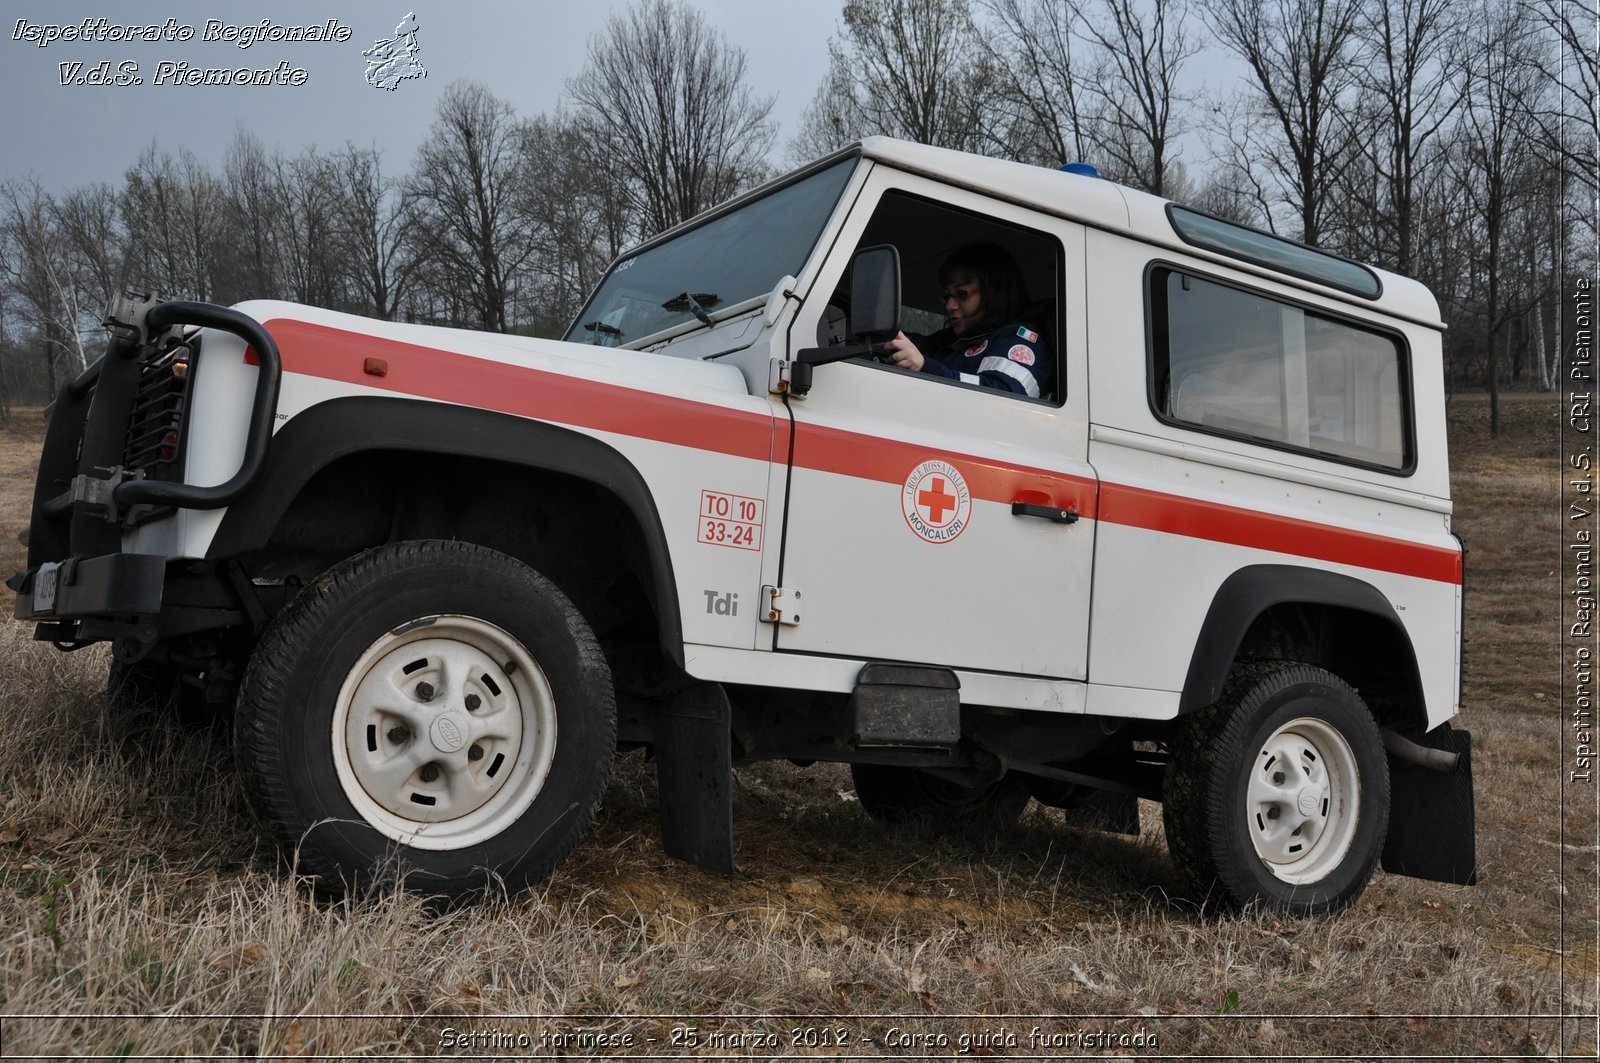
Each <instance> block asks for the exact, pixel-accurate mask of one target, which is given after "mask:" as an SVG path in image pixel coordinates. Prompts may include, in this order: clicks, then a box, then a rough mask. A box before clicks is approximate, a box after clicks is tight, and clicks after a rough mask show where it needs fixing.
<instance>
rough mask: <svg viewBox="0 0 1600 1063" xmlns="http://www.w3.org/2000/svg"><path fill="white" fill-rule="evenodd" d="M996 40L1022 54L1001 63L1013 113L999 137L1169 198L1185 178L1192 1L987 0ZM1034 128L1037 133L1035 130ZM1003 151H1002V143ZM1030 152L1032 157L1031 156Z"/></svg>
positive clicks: (1049, 160) (1192, 45)
mask: <svg viewBox="0 0 1600 1063" xmlns="http://www.w3.org/2000/svg"><path fill="white" fill-rule="evenodd" d="M987 7H988V9H989V11H990V12H991V14H993V16H994V18H995V20H996V22H997V23H998V24H999V35H998V40H997V44H998V45H999V46H1000V48H1001V49H1003V50H1004V51H1006V52H1007V53H1008V54H1010V55H1013V56H1015V57H1016V61H1015V62H1014V63H1012V64H1011V65H1010V66H1009V67H1007V68H1006V69H1005V70H1003V71H1002V74H1001V80H1002V84H1003V85H1004V86H1005V91H1004V96H1005V98H1006V99H1007V101H1008V102H1009V104H1010V109H1011V111H1012V114H1013V115H1014V116H1015V117H1014V119H1013V120H1012V121H1011V122H1009V123H1008V128H1007V129H1006V130H1005V132H1004V133H1002V134H1000V136H999V137H998V138H997V139H999V140H1000V141H1001V142H1002V144H1004V145H1012V144H1026V143H1028V142H1029V140H1030V139H1031V140H1032V141H1033V142H1034V143H1037V144H1039V145H1040V146H1042V147H1043V148H1044V149H1045V150H1043V151H1042V152H1039V151H1036V152H1034V154H1035V155H1042V156H1043V157H1042V158H1037V159H1035V160H1034V161H1039V162H1047V163H1053V164H1059V163H1062V162H1069V161H1073V160H1079V159H1093V160H1095V161H1096V162H1098V163H1099V165H1100V168H1101V169H1102V170H1103V171H1104V172H1105V173H1106V176H1108V177H1114V178H1116V179H1117V180H1120V181H1123V182H1125V183H1127V184H1131V185H1134V186H1135V187H1138V188H1143V189H1145V190H1147V191H1150V192H1153V193H1155V194H1156V195H1159V196H1171V195H1173V194H1174V192H1175V191H1176V190H1177V189H1176V186H1175V179H1176V182H1177V183H1178V184H1183V183H1185V182H1184V180H1183V175H1182V173H1181V171H1180V170H1178V169H1175V163H1176V159H1177V155H1178V151H1179V149H1178V135H1177V131H1176V128H1175V125H1176V122H1177V120H1178V116H1179V115H1180V113H1181V110H1182V108H1183V106H1184V105H1185V104H1187V103H1188V102H1189V98H1188V97H1187V96H1185V95H1184V94H1183V93H1181V92H1180V91H1179V90H1178V80H1179V76H1180V74H1181V71H1182V69H1183V65H1184V63H1185V62H1186V61H1187V60H1188V59H1189V58H1190V57H1191V56H1193V55H1194V53H1195V51H1196V50H1197V49H1196V45H1195V43H1194V42H1193V41H1192V40H1191V39H1190V37H1189V34H1188V30H1187V25H1186V23H1187V20H1188V15H1189V8H1188V4H1187V0H1173V2H1168V0H1157V2H1156V3H1154V4H1144V3H1140V2H1139V0H1101V2H1100V4H1099V8H1100V10H1099V11H1093V10H1091V9H1090V8H1089V6H1088V5H1087V4H1086V3H1084V2H1082V0H988V2H987ZM1030 134H1031V136H1030ZM1002 150H1004V149H1002ZM1024 157H1025V156H1024Z"/></svg>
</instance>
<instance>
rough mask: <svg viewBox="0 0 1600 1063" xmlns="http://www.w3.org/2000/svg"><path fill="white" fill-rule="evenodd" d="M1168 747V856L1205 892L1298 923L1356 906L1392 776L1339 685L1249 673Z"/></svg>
mask: <svg viewBox="0 0 1600 1063" xmlns="http://www.w3.org/2000/svg"><path fill="white" fill-rule="evenodd" d="M1171 744H1172V759H1171V760H1170V761H1169V763H1168V766H1167V776H1166V782H1165V794H1164V801H1163V807H1162V816H1163V819H1164V821H1165V824H1166V832H1167V845H1168V848H1169V849H1170V850H1171V852H1172V855H1173V857H1174V858H1175V859H1176V860H1177V862H1178V863H1179V864H1180V865H1182V867H1183V868H1184V870H1185V871H1186V872H1187V873H1188V875H1189V876H1190V877H1191V878H1192V879H1193V880H1194V882H1195V884H1196V885H1197V886H1198V887H1199V888H1200V889H1201V890H1202V891H1204V892H1205V893H1207V894H1208V895H1209V896H1211V897H1213V898H1215V899H1218V900H1221V901H1223V902H1224V903H1226V904H1227V905H1229V906H1231V907H1235V908H1251V907H1266V908H1274V909H1278V910H1280V911H1285V912H1289V913H1291V914H1295V915H1315V914H1321V913H1324V912H1332V911H1339V910H1341V909H1343V908H1345V907H1347V906H1348V905H1350V904H1351V903H1352V902H1354V901H1355V899H1356V898H1357V897H1359V896H1360V895H1361V892H1362V890H1364V889H1365V888H1366V885H1367V882H1368V880H1369V879H1370V878H1371V877H1372V872H1373V869H1374V867H1376V865H1377V862H1378V856H1379V854H1380V853H1381V852H1382V850H1383V842H1384V837H1385V835H1386V833H1387V831H1388V823H1389V769H1388V763H1387V761H1386V760H1385V757H1384V751H1383V741H1382V738H1381V736H1380V734H1379V732H1378V726H1377V724H1376V722H1375V721H1374V720H1373V718H1372V714H1371V713H1370V712H1368V711H1367V707H1366V705H1365V704H1364V703H1363V702H1362V700H1361V698H1360V696H1359V695H1357V694H1356V692H1355V691H1354V690H1352V689H1351V688H1350V687H1349V686H1348V685H1347V684H1346V683H1345V682H1344V681H1343V680H1341V679H1339V678H1338V677H1337V676H1335V675H1333V674H1332V673H1330V672H1327V671H1325V670H1323V669H1321V668H1315V667H1312V666H1310V665H1303V664H1282V663H1278V664H1257V665H1248V666H1245V667H1243V668H1240V669H1238V670H1236V672H1235V673H1234V674H1233V675H1231V676H1230V677H1229V678H1228V681H1227V683H1226V684H1225V685H1224V687H1223V692H1222V695H1221V696H1220V697H1219V698H1218V699H1217V702H1216V704H1214V705H1212V706H1210V707H1209V708H1206V709H1204V710H1202V711H1200V712H1198V713H1196V714H1194V715H1193V716H1188V717H1185V718H1183V719H1182V720H1180V721H1179V722H1178V725H1177V727H1176V730H1175V732H1174V734H1173V739H1172V743H1171Z"/></svg>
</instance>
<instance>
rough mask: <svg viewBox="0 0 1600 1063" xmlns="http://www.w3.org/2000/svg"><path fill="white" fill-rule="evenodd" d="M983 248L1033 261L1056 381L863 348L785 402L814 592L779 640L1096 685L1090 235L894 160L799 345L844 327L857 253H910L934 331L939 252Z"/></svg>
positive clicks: (867, 192) (803, 575)
mask: <svg viewBox="0 0 1600 1063" xmlns="http://www.w3.org/2000/svg"><path fill="white" fill-rule="evenodd" d="M980 241H987V242H993V243H998V244H1000V245H1001V246H1002V247H1004V248H1005V249H1006V250H1007V251H1009V252H1010V253H1011V254H1012V255H1013V256H1014V257H1015V258H1016V260H1017V263H1018V265H1019V266H1021V267H1022V270H1023V273H1024V275H1025V277H1026V280H1027V287H1028V293H1027V294H1028V298H1029V301H1030V304H1031V305H1030V307H1029V310H1028V317H1027V321H1026V322H1025V323H1024V324H1023V325H1022V326H1021V327H1023V328H1024V329H1026V330H1030V331H1033V330H1036V331H1038V332H1039V333H1040V334H1041V335H1042V336H1043V343H1042V344H1041V348H1042V349H1048V350H1049V351H1051V352H1053V356H1054V357H1055V358H1056V359H1057V367H1056V373H1055V384H1054V388H1053V393H1052V394H1048V395H1042V396H1041V397H1039V398H1037V399H1033V398H1027V397H1024V396H1021V395H1017V394H1012V393H1007V392H1003V391H1000V390H997V389H995V388H991V387H980V386H976V385H972V384H968V383H961V382H959V381H957V380H947V379H941V378H938V377H935V376H933V375H931V374H928V373H913V372H909V371H906V370H903V369H899V368H896V367H894V366H891V365H885V364H882V363H880V362H878V361H875V360H872V359H867V358H855V359H851V360H848V361H841V362H836V363H833V364H828V365H820V366H817V367H816V368H815V371H814V376H813V383H812V387H811V390H810V392H809V394H808V395H807V396H806V397H805V398H804V399H797V398H791V399H790V400H789V403H788V406H789V410H790V411H791V415H792V418H793V453H792V457H791V469H790V477H789V485H788V491H789V498H788V503H787V506H786V508H785V513H786V518H785V527H784V538H783V551H782V557H781V572H780V582H781V584H782V586H783V589H784V590H785V592H787V593H791V594H792V592H796V591H797V592H799V593H800V595H801V597H800V598H799V599H798V601H797V600H795V599H794V598H792V597H791V598H790V601H789V604H790V607H791V610H792V612H797V613H798V614H799V622H798V623H794V624H781V625H778V626H777V627H776V629H775V636H774V638H775V641H774V648H775V649H776V650H778V651H779V652H785V651H792V652H803V653H811V654H830V655H842V656H848V657H858V658H869V659H874V660H890V661H903V662H914V663H927V664H935V665H944V666H949V667H954V668H960V669H969V670H983V671H991V672H997V673H1010V674H1021V675H1030V676H1047V677H1053V678H1067V679H1083V678H1085V671H1086V658H1087V645H1088V618H1089V609H1090V601H1089V592H1090V567H1091V563H1092V560H1093V552H1094V528H1095V522H1094V516H1095V500H1096V483H1095V478H1094V472H1093V470H1092V469H1091V468H1090V466H1089V464H1088V461H1087V448H1088V402H1087V379H1086V368H1085V367H1086V359H1085V336H1086V327H1085V308H1084V305H1083V291H1084V276H1083V269H1084V259H1083V244H1084V235H1083V231H1082V228H1081V227H1080V226H1078V225H1075V224H1073V223H1070V222H1067V221H1065V220H1063V219H1060V218H1055V217H1050V216H1046V215H1042V214H1039V213H1037V212H1033V211H1029V210H1027V209H1024V208H1021V207H1017V206H1014V205H1011V204H1006V203H1002V202H998V201H995V200H993V199H990V198H988V197H985V196H981V195H979V194H976V193H973V192H968V191H965V190H962V189H956V188H952V187H949V186H946V185H942V184H939V183H937V182H934V181H931V180H928V179H925V178H922V177H918V176H915V175H911V174H906V173H903V172H900V171H896V170H892V169H890V168H888V167H884V166H881V165H880V166H878V167H877V168H876V169H875V170H874V172H873V173H872V174H871V175H870V176H869V178H868V180H867V184H866V186H865V187H864V190H863V193H862V195H861V197H860V198H859V199H858V200H857V203H856V207H855V209H854V210H853V211H852V213H851V216H850V218H849V219H848V220H847V222H846V224H845V225H844V227H843V229H842V230H841V231H840V234H839V236H838V239H837V240H836V242H835V244H834V246H833V248H832V250H831V252H830V257H829V259H828V260H827V262H826V265H825V266H824V269H823V270H822V272H821V274H820V275H819V278H818V283H817V285H816V286H815V287H814V288H813V289H812V291H811V293H810V295H809V297H808V298H807V300H806V303H805V305H804V306H803V307H802V308H801V310H800V311H799V313H798V314H797V316H796V319H795V322H794V325H793V326H792V329H791V332H790V335H789V348H790V356H791V357H793V356H794V352H795V351H798V350H799V349H802V348H806V347H815V346H825V345H828V344H829V342H830V341H837V342H843V341H844V340H845V339H846V338H847V337H846V336H845V335H843V331H844V325H843V322H844V320H845V318H846V314H847V311H848V292H849V287H850V285H849V277H848V272H849V267H850V263H851V259H852V256H853V255H854V253H855V252H856V250H857V249H859V248H862V247H867V246H872V245H878V244H891V245H893V246H895V247H896V248H897V249H898V251H899V255H900V260H901V270H902V293H903V294H902V297H901V302H902V304H903V325H904V328H905V331H906V332H908V333H911V332H926V333H931V332H934V331H935V330H936V329H938V328H939V327H940V326H941V324H942V312H941V310H940V308H941V307H942V305H943V301H942V296H941V289H942V285H941V284H940V279H939V266H940V263H941V262H942V261H943V260H944V259H945V257H946V256H948V255H949V254H950V253H951V252H952V251H954V250H956V249H957V248H959V247H962V246H964V245H968V244H971V243H974V242H980ZM991 353H994V352H991ZM1130 353H1134V354H1135V356H1136V357H1137V356H1139V355H1138V353H1137V352H1130ZM799 603H803V605H800V604H799Z"/></svg>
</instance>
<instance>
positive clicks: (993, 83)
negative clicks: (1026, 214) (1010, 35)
mask: <svg viewBox="0 0 1600 1063" xmlns="http://www.w3.org/2000/svg"><path fill="white" fill-rule="evenodd" d="M843 18H844V24H843V27H842V28H841V31H840V35H839V36H836V37H834V38H832V39H831V40H830V41H829V42H828V55H829V63H828V74H827V76H826V77H825V78H824V80H823V83H822V86H821V87H820V88H819V89H818V90H817V94H816V96H815V97H814V98H813V99H812V101H811V104H810V106H809V107H808V108H807V109H806V112H805V114H804V116H803V117H802V118H801V130H800V134H799V135H798V136H797V137H796V139H795V140H794V141H793V143H792V145H791V154H794V155H797V156H802V155H803V156H805V157H808V158H809V157H811V156H814V155H820V154H823V153H825V152H827V151H830V150H832V149H833V148H836V147H839V146H841V145H843V144H847V143H849V142H850V141H852V140H857V139H860V138H861V137H864V136H871V135H873V134H884V135H888V136H896V137H903V138H905V139H907V140H915V141H917V142H919V143H923V144H933V145H936V146H938V147H945V148H957V149H960V150H964V151H975V150H979V149H980V148H981V147H982V146H983V144H984V136H985V134H984V124H985V123H984V111H985V107H986V106H987V105H988V104H989V102H990V101H991V100H992V98H993V96H994V94H995V93H994V90H995V89H996V87H997V85H998V78H997V72H996V69H995V64H994V62H993V60H992V58H991V57H990V55H989V51H988V49H987V48H986V47H985V46H984V44H983V42H982V40H981V39H980V37H979V34H978V31H977V27H976V25H975V24H974V22H973V19H972V13H971V10H970V9H969V8H968V6H967V0H846V3H845V5H844V12H843Z"/></svg>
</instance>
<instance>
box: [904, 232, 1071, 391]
mask: <svg viewBox="0 0 1600 1063" xmlns="http://www.w3.org/2000/svg"><path fill="white" fill-rule="evenodd" d="M939 284H940V286H941V287H942V288H943V289H944V312H945V317H946V319H947V327H946V328H945V329H942V330H940V331H939V332H936V333H934V334H933V335H932V336H907V335H906V334H905V333H904V332H900V333H896V335H895V337H894V339H892V340H890V341H889V342H888V343H887V344H886V345H885V346H886V347H887V348H888V356H889V360H890V361H891V362H893V363H894V364H895V365H897V366H899V367H901V368H902V369H910V370H912V371H914V372H922V373H931V374H933V375H934V376H942V377H946V378H949V379H956V380H962V381H965V382H966V383H969V384H981V385H983V386H984V387H988V388H997V389H999V390H1001V391H1010V392H1014V393H1015V394H1018V395H1026V396H1028V397H1029V398H1031V399H1037V398H1039V397H1040V396H1041V395H1048V394H1049V393H1050V389H1051V385H1052V384H1053V383H1054V376H1055V358H1054V356H1053V355H1052V354H1051V353H1050V352H1049V351H1047V350H1046V349H1045V348H1044V344H1043V343H1042V342H1041V340H1040V338H1039V332H1040V330H1039V327H1038V325H1037V324H1034V323H1030V322H1029V321H1028V320H1026V319H1025V317H1024V316H1023V315H1024V311H1025V309H1026V307H1027V304H1028V288H1027V283H1026V282H1025V281H1024V280H1023V278H1022V268H1021V267H1020V266H1018V265H1017V260H1016V259H1015V258H1013V257H1012V256H1011V253H1010V252H1009V251H1007V250H1006V249H1005V248H1003V247H1000V246H999V245H998V244H991V243H977V244H967V245H966V246H965V247H961V248H958V249H956V250H955V251H954V252H952V253H951V255H950V257H949V258H947V259H945V260H944V264H943V265H941V266H940V267H939Z"/></svg>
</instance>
